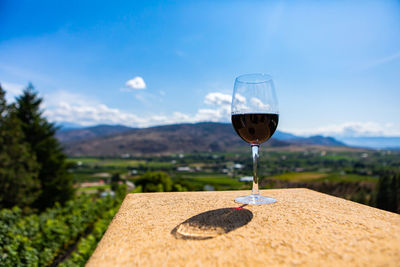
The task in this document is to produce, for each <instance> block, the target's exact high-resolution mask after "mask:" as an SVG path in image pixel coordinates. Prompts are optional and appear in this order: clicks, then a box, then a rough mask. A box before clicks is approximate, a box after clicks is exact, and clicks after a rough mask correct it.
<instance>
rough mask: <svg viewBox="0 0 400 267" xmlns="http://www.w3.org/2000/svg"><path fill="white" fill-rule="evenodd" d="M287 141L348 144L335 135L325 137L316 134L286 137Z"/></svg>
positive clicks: (307, 143)
mask: <svg viewBox="0 0 400 267" xmlns="http://www.w3.org/2000/svg"><path fill="white" fill-rule="evenodd" d="M286 141H287V142H290V143H293V144H298V145H321V146H346V145H345V144H344V143H342V142H340V141H338V140H336V139H335V138H333V137H324V136H321V135H314V136H310V137H308V138H304V137H300V138H299V137H297V138H292V139H286Z"/></svg>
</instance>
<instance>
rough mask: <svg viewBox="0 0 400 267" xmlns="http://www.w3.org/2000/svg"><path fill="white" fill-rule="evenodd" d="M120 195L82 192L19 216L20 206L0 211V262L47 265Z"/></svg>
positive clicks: (9, 264)
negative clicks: (94, 195) (96, 195)
mask: <svg viewBox="0 0 400 267" xmlns="http://www.w3.org/2000/svg"><path fill="white" fill-rule="evenodd" d="M119 202H120V199H119V198H110V197H107V198H101V199H97V200H96V201H93V200H92V199H91V198H90V197H89V196H87V195H82V196H81V197H80V198H79V199H77V200H75V201H68V202H66V203H65V205H64V206H60V205H59V204H56V205H55V206H54V207H53V208H50V209H47V210H46V211H45V212H42V213H41V214H39V215H36V214H34V215H30V216H25V217H24V216H22V211H21V209H19V208H17V207H15V208H13V209H3V210H1V211H0V221H1V222H2V223H1V224H0V266H48V265H50V264H51V263H52V262H53V260H54V259H55V258H56V257H57V256H58V255H59V254H60V253H62V252H63V251H64V250H65V249H66V248H67V247H68V246H69V245H70V244H73V243H74V242H75V240H76V239H77V238H79V236H80V235H82V234H83V233H84V232H85V231H86V230H87V229H89V228H90V227H91V226H92V225H93V223H94V222H95V221H97V220H98V218H102V215H103V214H104V212H108V210H111V209H113V208H114V207H115V206H116V205H117V204H118V203H119Z"/></svg>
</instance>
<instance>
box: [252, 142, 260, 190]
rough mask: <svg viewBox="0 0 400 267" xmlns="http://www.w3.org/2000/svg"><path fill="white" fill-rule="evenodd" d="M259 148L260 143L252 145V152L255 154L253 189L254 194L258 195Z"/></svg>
mask: <svg viewBox="0 0 400 267" xmlns="http://www.w3.org/2000/svg"><path fill="white" fill-rule="evenodd" d="M258 148H259V145H251V154H252V155H253V189H252V190H251V194H252V195H258V194H259V192H258V176H257V165H258Z"/></svg>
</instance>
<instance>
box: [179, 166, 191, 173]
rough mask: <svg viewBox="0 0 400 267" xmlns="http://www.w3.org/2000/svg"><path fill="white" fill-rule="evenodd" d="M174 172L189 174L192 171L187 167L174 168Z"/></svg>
mask: <svg viewBox="0 0 400 267" xmlns="http://www.w3.org/2000/svg"><path fill="white" fill-rule="evenodd" d="M176 170H177V171H178V172H191V171H192V169H191V168H190V167H189V166H182V167H178V168H176Z"/></svg>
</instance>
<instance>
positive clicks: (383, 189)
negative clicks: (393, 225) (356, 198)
mask: <svg viewBox="0 0 400 267" xmlns="http://www.w3.org/2000/svg"><path fill="white" fill-rule="evenodd" d="M376 206H377V207H378V208H380V209H384V210H387V211H392V212H399V208H400V173H399V172H396V171H387V172H385V173H384V174H383V175H382V176H381V177H380V178H379V182H378V194H377V200H376Z"/></svg>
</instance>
